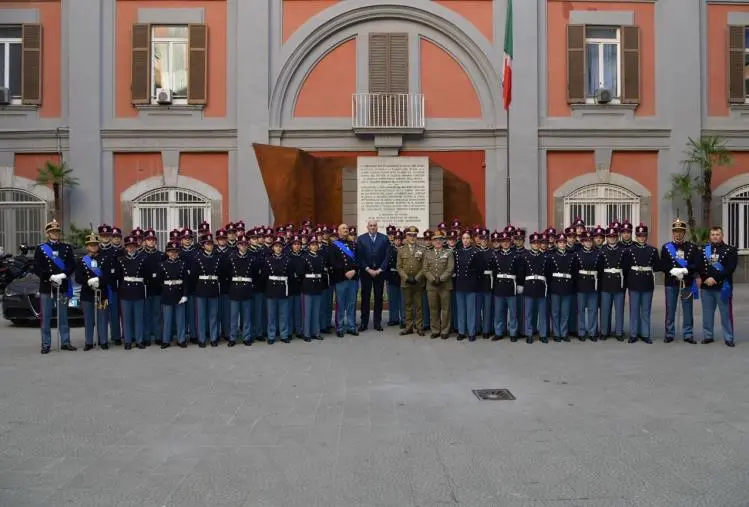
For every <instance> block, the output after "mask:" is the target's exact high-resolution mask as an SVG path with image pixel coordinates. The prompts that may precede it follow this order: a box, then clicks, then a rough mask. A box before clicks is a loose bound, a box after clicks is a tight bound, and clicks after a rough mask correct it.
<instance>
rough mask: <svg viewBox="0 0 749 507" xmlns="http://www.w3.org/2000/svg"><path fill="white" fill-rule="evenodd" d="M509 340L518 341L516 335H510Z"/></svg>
mask: <svg viewBox="0 0 749 507" xmlns="http://www.w3.org/2000/svg"><path fill="white" fill-rule="evenodd" d="M510 342H512V343H517V342H518V337H517V336H510Z"/></svg>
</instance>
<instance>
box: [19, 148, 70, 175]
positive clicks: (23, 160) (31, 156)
mask: <svg viewBox="0 0 749 507" xmlns="http://www.w3.org/2000/svg"><path fill="white" fill-rule="evenodd" d="M47 161H52V162H55V163H57V162H59V161H60V156H59V155H58V154H57V153H16V156H15V161H14V163H13V174H15V175H16V176H19V177H21V178H26V179H27V180H32V181H36V177H37V175H38V174H39V171H38V170H37V169H39V168H40V167H42V166H44V164H45V162H47Z"/></svg>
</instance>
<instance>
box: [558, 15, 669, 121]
mask: <svg viewBox="0 0 749 507" xmlns="http://www.w3.org/2000/svg"><path fill="white" fill-rule="evenodd" d="M570 11H631V12H634V15H635V24H636V25H638V26H639V27H640V42H641V48H640V93H641V95H642V96H641V100H640V105H639V107H638V108H637V110H636V111H635V116H654V115H655V5H654V4H653V3H644V2H643V3H637V2H622V3H617V2H588V1H567V0H548V14H547V16H548V17H547V19H548V21H547V27H548V28H547V30H548V33H547V46H548V47H547V53H548V57H547V66H548V73H547V74H548V77H547V89H548V96H549V105H548V115H549V116H551V117H555V116H570V114H571V111H570V106H569V104H567V25H568V24H569V19H570Z"/></svg>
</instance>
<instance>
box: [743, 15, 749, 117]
mask: <svg viewBox="0 0 749 507" xmlns="http://www.w3.org/2000/svg"><path fill="white" fill-rule="evenodd" d="M743 76H744V101H745V102H749V29H748V28H746V27H744V68H743Z"/></svg>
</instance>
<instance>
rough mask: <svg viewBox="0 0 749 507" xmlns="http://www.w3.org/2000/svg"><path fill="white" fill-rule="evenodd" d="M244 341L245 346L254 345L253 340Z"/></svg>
mask: <svg viewBox="0 0 749 507" xmlns="http://www.w3.org/2000/svg"><path fill="white" fill-rule="evenodd" d="M242 343H244V346H245V347H252V340H244V341H243V342H242Z"/></svg>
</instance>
